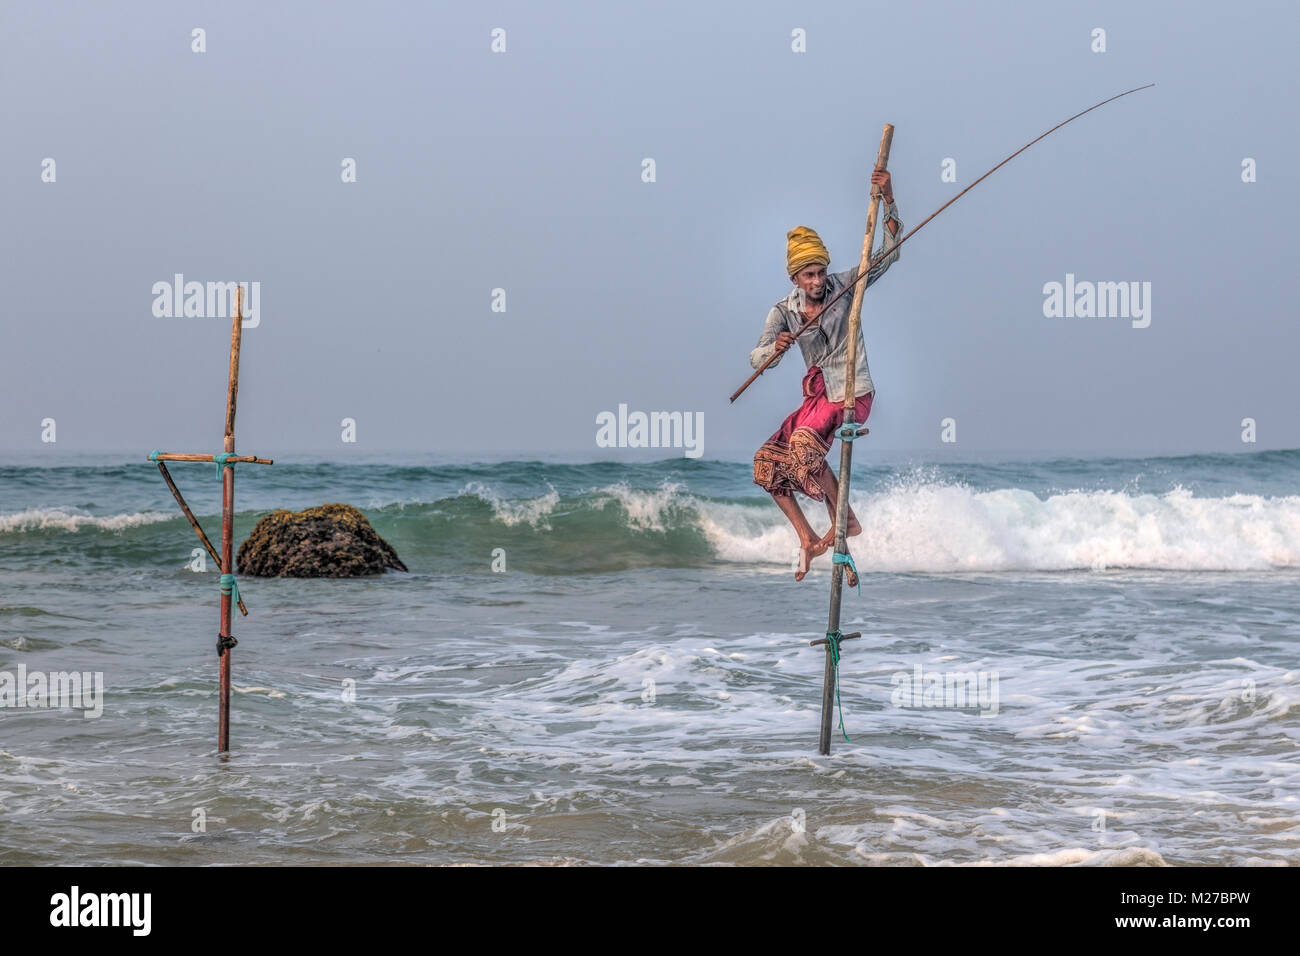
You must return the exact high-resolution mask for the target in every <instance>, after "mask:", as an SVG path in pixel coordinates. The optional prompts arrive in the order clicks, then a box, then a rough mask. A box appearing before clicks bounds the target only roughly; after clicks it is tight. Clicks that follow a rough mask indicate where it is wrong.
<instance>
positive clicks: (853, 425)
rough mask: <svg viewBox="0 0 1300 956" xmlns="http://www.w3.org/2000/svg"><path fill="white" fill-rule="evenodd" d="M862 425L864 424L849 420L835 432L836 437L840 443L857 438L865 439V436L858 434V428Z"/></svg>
mask: <svg viewBox="0 0 1300 956" xmlns="http://www.w3.org/2000/svg"><path fill="white" fill-rule="evenodd" d="M861 424H862V423H860V422H854V421H853V420H852V419H849V420H848V421H847V422H845V423H844V424H843V425H841V426H840V427H839V428H837V429H836V430H835V435H836V436H837V437H838V438H839V440H840V441H853V440H854V439H857V438H864V437H865V436H864V435H859V434H858V428H860V427H861Z"/></svg>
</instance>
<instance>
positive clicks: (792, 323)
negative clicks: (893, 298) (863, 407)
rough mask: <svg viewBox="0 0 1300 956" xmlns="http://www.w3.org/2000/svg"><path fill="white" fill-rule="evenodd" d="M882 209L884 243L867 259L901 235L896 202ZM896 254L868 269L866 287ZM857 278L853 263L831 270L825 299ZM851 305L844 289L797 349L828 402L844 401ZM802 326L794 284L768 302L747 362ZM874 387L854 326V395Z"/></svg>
mask: <svg viewBox="0 0 1300 956" xmlns="http://www.w3.org/2000/svg"><path fill="white" fill-rule="evenodd" d="M883 210H884V222H885V226H884V227H883V231H884V242H883V244H882V245H881V247H880V248H879V249H877V250H876V251H875V252H873V253H872V255H871V258H872V259H875V258H876V257H877V256H880V255H883V254H884V253H885V252H887V251H889V250H891V249H893V248H894V246H896V245H898V240H899V238H900V237H901V236H902V235H903V221H902V220H901V219H899V218H898V206H897V204H896V203H885V204H884V205H883ZM891 219H892V220H894V221H895V222H896V223H897V224H898V228H897V230H895V232H894V234H893V235H890V232H889V221H890V220H891ZM898 255H899V254H898V253H897V252H895V253H894V254H893V255H891V256H889V257H888V258H885V259H882V260H881V261H880V262H879V263H877V264H876V265H875V266H873V267H872V269H871V272H870V273H868V275H867V286H868V287H870V286H871V284H872V283H873V282H875V281H876V280H877V279H879V278H880V277H881V276H882V275H884V274H885V270H886V269H888V268H889V267H890V265H892V264H893V263H894V262H897V261H898ZM857 277H858V267H857V266H854V267H853V268H852V269H849V270H848V271H847V272H835V273H830V274H828V275H827V276H826V292H825V293H824V294H825V297H826V299H827V300H829V299H830V297H831V296H833V295H835V294H836V293H837V292H839V291H840V289H841V288H843V287H844V286H846V285H848V284H849V283H850V282H852V281H853V280H854V279H856V278H857ZM852 303H853V293H852V292H846V293H844V296H843V298H841V299H840V300H839V301H838V302H836V303H835V304H834V305H832V306H831V307H830V308H829V309H823V310H822V313H821V315H820V316H818V319H817V324H816V325H815V326H813V327H812V328H811V329H809V330H808V331H807V332H805V333H804V334H803V335H801V336H800V337H799V338H798V340H797V341H798V343H799V347H800V349H802V351H803V359H804V362H805V363H806V364H807V366H808V367H809V368H812V367H813V366H814V365H817V366H820V368H821V370H822V378H823V379H824V380H825V382H826V397H827V399H829V400H830V401H831V402H843V401H844V385H845V381H844V379H845V375H844V365H845V360H846V358H847V357H848V346H849V307H850V306H851V305H852ZM803 324H804V319H803V317H802V316H801V315H800V314H799V288H798V286H796V287H795V288H794V289H792V290H791V291H790V294H789V295H788V296H786V297H785V298H784V299H782V300H781V301H780V302H778V303H777V304H776V305H774V306H772V309H771V311H769V312H768V313H767V322H766V323H765V324H764V326H763V334H762V335H760V336H759V338H758V347H757V348H755V349H754V350H753V351H752V352H750V353H749V364H750V365H751V366H752V367H754V368H758V367H759V366H760V365H762V364H763V363H764V362H765V361H767V359H768V356H770V355H772V353H774V352H775V351H776V337H777V336H778V335H780V334H781V333H782V332H789V333H791V334H794V333H795V332H798V331H799V329H800V327H801V326H802V325H803ZM780 361H781V359H780V357H778V358H777V359H776V361H774V362H773V363H772V364H771V365H769V366H768V368H773V367H775V366H776V365H778V364H780ZM875 390H876V387H875V385H874V384H873V383H872V381H871V372H870V370H869V369H868V368H867V347H866V344H865V343H864V342H863V341H862V330H861V329H860V328H859V329H858V359H857V367H856V369H855V370H854V381H853V392H854V397H856V398H860V397H861V396H863V395H866V394H868V393H869V392H874V391H875Z"/></svg>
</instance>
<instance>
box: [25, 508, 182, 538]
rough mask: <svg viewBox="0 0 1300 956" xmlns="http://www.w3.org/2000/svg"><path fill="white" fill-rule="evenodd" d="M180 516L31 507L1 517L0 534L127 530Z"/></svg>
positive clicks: (146, 512) (157, 513)
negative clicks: (109, 513)
mask: <svg viewBox="0 0 1300 956" xmlns="http://www.w3.org/2000/svg"><path fill="white" fill-rule="evenodd" d="M177 517H179V515H177V514H166V513H163V512H161V511H134V512H131V513H129V514H112V515H92V514H87V513H85V512H83V511H81V510H80V509H76V508H72V509H64V508H28V509H27V510H25V511H17V512H12V513H10V514H0V534H8V533H15V532H25V531H81V530H84V529H95V530H99V531H123V530H126V529H128V528H136V527H139V526H141V525H149V524H157V523H159V522H161V521H172V520H174V519H175V518H177Z"/></svg>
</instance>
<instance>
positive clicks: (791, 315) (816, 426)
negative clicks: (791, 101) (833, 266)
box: [749, 169, 903, 587]
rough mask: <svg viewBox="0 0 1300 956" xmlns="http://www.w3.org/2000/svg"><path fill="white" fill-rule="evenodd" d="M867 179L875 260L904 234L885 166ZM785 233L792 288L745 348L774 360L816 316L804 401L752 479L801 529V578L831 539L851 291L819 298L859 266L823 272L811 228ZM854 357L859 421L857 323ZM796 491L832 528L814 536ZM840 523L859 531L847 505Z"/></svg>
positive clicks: (804, 344)
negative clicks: (834, 448) (834, 454)
mask: <svg viewBox="0 0 1300 956" xmlns="http://www.w3.org/2000/svg"><path fill="white" fill-rule="evenodd" d="M871 181H872V183H874V184H875V185H876V186H879V187H880V195H881V201H882V202H883V203H884V210H885V229H884V244H883V245H882V246H881V248H880V249H879V250H877V251H876V252H874V253H873V254H872V256H871V258H872V259H873V260H874V259H876V258H878V257H879V256H882V255H885V254H886V253H887V252H889V251H890V250H891V249H893V247H894V246H895V245H897V243H898V237H899V236H901V235H902V234H903V223H902V220H900V219H899V218H898V207H897V206H896V205H895V204H894V191H893V185H892V183H891V181H890V176H889V172H888V170H881V169H877V170H875V171H874V172H873V173H872V174H871ZM786 240H787V242H786V271H787V272H788V273H789V275H790V280H791V281H792V282H793V283H794V289H793V290H792V291H791V292H790V294H789V295H788V296H786V297H785V298H784V299H782V300H781V301H780V302H778V303H777V304H776V305H774V306H773V307H772V309H771V311H770V312H768V314H767V322H766V324H765V325H764V326H763V334H762V335H761V336H760V337H759V339H758V347H757V348H755V349H754V350H753V351H752V352H751V353H750V355H749V363H750V365H752V366H753V367H754V368H759V367H760V366H761V365H762V364H763V363H764V362H766V361H767V360H768V359H769V358H771V357H772V356H773V355H774V354H775V355H776V356H777V358H775V359H774V360H773V361H772V365H776V364H777V363H778V362H779V361H780V355H781V354H782V353H784V352H785V350H786V349H788V348H789V347H790V346H791V344H793V343H794V342H795V341H796V339H795V333H796V332H797V331H798V330H799V329H800V328H801V327H802V326H803V325H804V323H805V322H807V321H808V320H809V319H816V320H817V322H816V324H815V325H813V327H812V328H810V329H808V331H807V332H805V333H804V334H803V335H802V336H800V337H799V339H798V342H799V346H800V348H801V349H802V351H803V358H804V362H805V363H806V364H807V366H808V373H807V374H806V375H805V376H804V379H803V395H804V400H803V404H802V405H800V406H799V407H798V408H797V409H795V410H794V412H792V413H791V414H790V416H789V417H788V418H786V420H785V421H784V422H782V424H781V427H780V429H778V430H777V432H776V434H775V435H773V436H772V437H771V438H769V439H768V440H767V441H766V442H764V443H763V447H761V448H760V449H759V450H758V452H757V453H756V454H755V455H754V483H755V484H756V485H759V486H760V487H762V488H764V489H766V490H767V491H768V492H769V493H770V494H771V495H772V498H773V499H774V500H775V501H776V503H777V506H778V507H780V509H781V511H782V512H784V513H785V516H786V517H787V518H789V519H790V523H791V524H792V525H793V526H794V530H795V533H796V534H797V535H798V536H799V562H798V566H797V569H796V571H795V575H794V579H795V580H796V581H802V580H803V578H804V575H806V574H807V573H808V567H809V565H810V564H811V562H812V559H813V558H815V557H817V555H819V554H822V553H823V552H825V551H826V550H827V549H828V548H830V547H832V546H833V545H834V543H835V505H836V499H837V498H838V496H839V482H838V481H837V480H836V478H835V474H834V473H833V472H832V471H831V469H830V466H829V465H828V464H827V463H826V453H827V452H828V451H830V448H831V442H832V441H833V440H834V434H835V429H836V428H838V427H839V426H840V425H841V424H842V423H843V421H844V385H845V368H844V364H845V358H846V355H847V351H848V329H849V309H850V305H851V303H852V299H853V296H852V295H848V294H846V295H844V296H841V297H840V299H839V301H838V302H835V303H834V304H833V305H832V306H830V308H828V309H827V308H824V306H823V303H824V302H826V301H827V300H828V299H830V298H832V297H833V296H834V295H835V294H836V293H837V292H839V291H840V289H841V288H842V287H843V286H845V285H848V284H849V283H851V282H853V280H854V279H856V278H857V277H858V266H854V267H853V268H852V269H849V270H848V271H847V272H838V273H828V272H827V271H826V267H827V266H829V265H830V254H829V253H828V252H827V251H826V246H825V245H823V244H822V241H821V239H820V238H819V237H818V235H817V233H815V232H814V231H813V230H811V229H809V228H808V227H807V226H796V227H795V228H794V229H791V230H790V232H789V233H788V234H787V237H786ZM897 259H898V253H897V252H894V253H893V254H892V255H889V256H888V258H885V259H882V260H881V261H880V262H879V263H877V264H876V265H875V266H872V268H871V271H870V273H869V274H868V275H867V280H866V284H867V285H868V286H870V285H871V284H872V283H873V282H875V281H876V280H877V279H879V278H880V277H881V276H882V275H884V273H885V270H886V269H888V268H889V266H890V265H891V264H892V263H893V262H895V261H896V260H897ZM856 364H857V368H856V372H855V374H854V393H855V397H856V398H857V405H856V407H855V410H854V416H853V420H854V421H855V422H856V423H857V424H859V425H861V424H862V423H864V422H865V421H866V420H867V416H868V415H869V414H871V402H872V399H873V398H874V397H875V392H876V389H875V386H874V385H873V384H872V383H871V374H870V373H869V372H868V370H867V349H866V345H865V344H864V343H863V341H862V332H861V330H859V332H858V342H857V363H856ZM796 491H798V492H802V493H803V494H805V495H807V496H808V497H809V498H811V499H812V500H813V501H825V502H826V510H827V512H828V513H829V515H830V518H831V529H830V530H829V531H827V532H826V534H825V535H823V536H822V537H820V538H819V537H818V536H817V535H816V533H815V532H814V531H813V529H812V526H811V525H809V523H808V519H807V518H806V517H805V516H804V513H803V509H802V508H801V507H800V506H799V503H798V502H797V501H796V500H795V497H794V493H795V492H796ZM846 530H847V533H848V535H849V536H853V535H856V534H860V533H861V531H862V527H861V525H859V524H858V520H857V518H856V517H855V516H854V514H853V510H852V509H851V508H850V509H849V521H848V528H847V529H846ZM845 573H846V574H847V575H848V584H849V587H856V586H857V583H858V582H857V575H856V574H855V573H854V572H853V571H852V569H851V568H845Z"/></svg>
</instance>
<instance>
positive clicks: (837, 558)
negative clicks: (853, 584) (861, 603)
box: [831, 551, 862, 597]
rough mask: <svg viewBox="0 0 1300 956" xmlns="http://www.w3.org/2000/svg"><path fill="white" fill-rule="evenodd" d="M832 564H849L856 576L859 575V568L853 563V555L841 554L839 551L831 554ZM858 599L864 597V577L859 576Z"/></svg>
mask: <svg viewBox="0 0 1300 956" xmlns="http://www.w3.org/2000/svg"><path fill="white" fill-rule="evenodd" d="M831 562H832V563H834V564H847V565H848V566H849V567H851V568H852V569H853V573H854V574H858V566H857V565H856V564H854V563H853V555H851V554H841V553H840V552H838V551H834V552H832V553H831ZM858 597H862V575H860V574H858Z"/></svg>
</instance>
